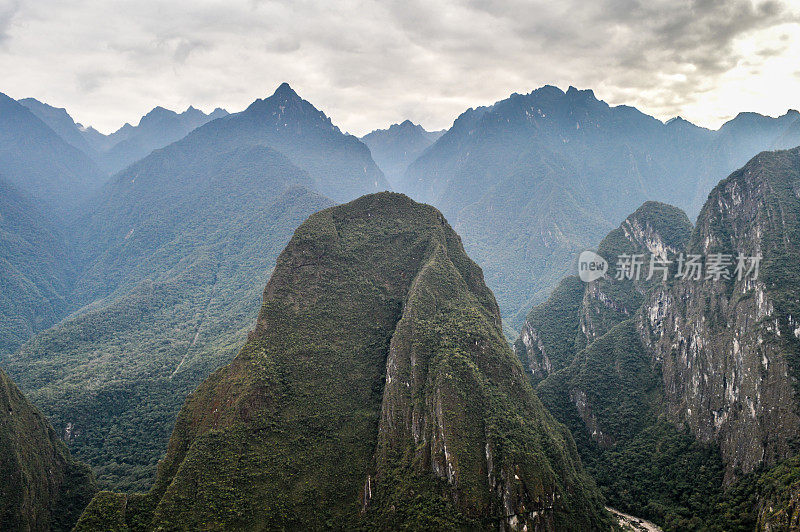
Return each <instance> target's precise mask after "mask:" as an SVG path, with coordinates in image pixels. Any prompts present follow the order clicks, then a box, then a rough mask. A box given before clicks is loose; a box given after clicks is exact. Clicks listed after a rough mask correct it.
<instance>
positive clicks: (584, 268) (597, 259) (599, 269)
mask: <svg viewBox="0 0 800 532" xmlns="http://www.w3.org/2000/svg"><path fill="white" fill-rule="evenodd" d="M606 271H608V261H606V259H604V258H603V257H601V256H600V255H598V254H597V253H595V252H594V251H584V252H583V253H581V254H580V256H579V257H578V276H579V277H580V278H581V281H583V282H584V283H591V282H592V281H596V280H597V279H600V278H602V277H605V275H606Z"/></svg>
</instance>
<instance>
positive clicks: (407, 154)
mask: <svg viewBox="0 0 800 532" xmlns="http://www.w3.org/2000/svg"><path fill="white" fill-rule="evenodd" d="M443 134H444V131H426V130H425V129H424V128H423V127H422V126H420V125H417V124H414V123H413V122H411V121H410V120H406V121H404V122H403V123H402V124H392V125H391V126H389V129H376V130H375V131H373V132H371V133H369V134H367V135H364V136H363V137H361V142H363V143H364V144H366V145H367V147H368V148H369V151H370V153H372V158H373V159H374V160H375V163H376V164H377V165H378V167H379V168H380V169H381V170H382V171H383V173H384V175H386V179H388V180H389V183H391V185H392V187H394V188H395V189H398V187H399V186H400V184H401V182H402V177H403V174H404V173H405V171H406V169H407V168H408V166H409V165H410V164H411V163H413V162H414V161H415V160H416V159H417V158H418V157H419V156H420V155H421V154H422V152H423V151H425V149H426V148H428V147H429V146H431V145H432V144H433V143H434V142H436V140H437V139H438V138H439V137H441V136H442V135H443ZM401 192H402V191H401Z"/></svg>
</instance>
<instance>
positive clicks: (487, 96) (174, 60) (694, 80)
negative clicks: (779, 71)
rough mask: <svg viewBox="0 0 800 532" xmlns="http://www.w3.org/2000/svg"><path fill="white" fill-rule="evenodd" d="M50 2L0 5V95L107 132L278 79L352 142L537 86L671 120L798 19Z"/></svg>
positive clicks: (715, 7)
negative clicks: (593, 96) (588, 91)
mask: <svg viewBox="0 0 800 532" xmlns="http://www.w3.org/2000/svg"><path fill="white" fill-rule="evenodd" d="M12 4H13V5H14V6H16V7H15V8H14V10H13V12H12V11H10V10H4V6H6V5H12ZM63 4H64V3H63V2H58V1H57V0H36V1H35V2H34V1H33V0H29V1H27V2H25V3H23V4H22V5H17V2H11V3H9V2H8V0H0V38H2V35H3V31H4V28H7V27H8V24H9V22H8V21H9V20H10V17H11V16H13V15H14V13H16V18H15V20H24V21H25V25H24V27H25V28H26V31H25V32H21V33H20V32H15V33H14V37H13V38H8V39H6V43H5V45H4V47H3V48H2V49H0V68H2V69H3V71H4V72H10V73H11V74H10V75H6V76H4V81H3V83H4V86H3V87H0V91H8V92H11V93H13V95H16V96H17V97H23V96H35V97H38V98H40V99H43V100H47V101H50V102H51V103H53V104H58V105H59V106H64V107H67V108H68V109H70V111H72V112H73V113H74V114H76V115H77V117H78V118H79V119H80V120H81V121H83V122H84V123H92V124H96V125H99V126H101V128H103V129H106V130H111V129H115V128H116V127H118V126H119V125H120V124H121V123H123V122H125V121H129V122H130V121H136V120H137V119H138V116H139V115H140V114H141V113H142V112H145V111H147V110H148V109H150V108H152V107H153V106H155V105H164V106H167V107H170V106H171V107H173V108H185V107H186V106H187V105H188V104H190V103H191V104H194V105H197V106H201V107H205V108H207V109H211V108H213V107H216V106H224V107H226V108H229V109H231V110H236V109H241V108H243V107H244V106H246V105H247V104H248V103H249V102H250V101H252V100H253V99H255V98H257V97H263V96H264V95H266V94H268V93H269V92H271V91H272V90H273V89H274V87H275V86H277V85H278V84H279V83H280V82H282V81H289V82H290V83H291V84H292V85H293V86H294V87H295V88H296V89H297V90H298V91H299V92H300V94H301V95H302V96H304V97H306V98H308V99H309V100H311V101H312V102H313V103H314V104H315V105H317V106H318V107H320V108H321V109H323V110H324V111H325V112H326V113H328V114H329V115H331V117H332V118H333V120H334V121H335V122H337V123H338V124H339V125H340V126H341V127H342V128H343V129H346V130H350V131H353V132H355V133H363V132H366V131H367V130H369V129H372V128H374V127H378V126H385V125H386V124H387V123H389V122H394V121H399V120H401V119H404V118H410V119H412V120H415V121H423V122H424V123H425V124H426V125H427V126H428V127H435V128H440V127H445V126H447V125H449V123H451V122H452V120H453V118H454V117H455V116H456V115H457V114H458V113H459V112H461V111H463V110H464V109H466V108H467V107H470V106H477V105H482V104H486V103H491V102H492V101H495V100H497V99H499V98H503V97H505V96H507V95H508V94H509V93H511V92H514V91H516V92H528V91H530V90H532V89H534V88H536V87H538V86H540V85H542V84H544V83H553V84H557V85H560V86H562V87H564V86H566V85H569V84H571V85H576V86H580V87H591V88H595V89H597V90H596V92H597V94H598V96H600V97H607V98H608V99H610V100H614V101H615V102H616V103H628V104H631V105H636V106H638V107H640V108H641V109H642V110H644V111H645V112H651V113H656V114H683V113H681V110H682V109H683V108H684V107H685V106H687V105H691V104H693V103H695V102H697V101H700V100H701V99H703V98H708V97H709V94H711V93H713V91H714V90H715V89H716V88H718V87H719V83H720V80H721V79H722V77H723V76H724V75H725V74H726V73H728V72H730V71H731V70H732V69H734V68H736V67H737V65H740V64H741V63H742V59H743V58H742V57H740V53H739V52H737V49H736V46H735V44H736V42H737V40H738V39H741V38H742V37H746V36H748V35H751V34H753V33H754V32H759V31H763V30H766V29H769V28H777V27H778V26H779V25H782V24H786V23H787V22H792V21H798V17H797V13H796V12H793V11H791V10H790V7H789V6H788V5H787V4H786V3H780V2H775V1H768V2H762V3H760V4H753V3H751V2H750V0H729V1H724V2H721V1H717V0H678V1H673V0H651V1H645V0H641V1H640V0H596V1H585V0H564V1H562V2H558V3H556V2H549V1H544V0H539V1H536V2H530V1H527V0H451V1H448V2H446V3H445V2H431V1H424V0H402V1H401V0H388V1H385V2H374V1H366V0H345V1H342V2H324V1H322V0H299V1H288V0H287V1H276V0H229V1H225V2H223V1H221V0H220V1H214V0H205V1H203V2H196V3H194V4H192V7H188V8H187V7H186V5H185V4H182V3H176V2H167V1H165V0H139V1H134V0H122V1H120V2H115V3H114V4H113V6H111V7H109V5H107V4H110V3H100V4H98V3H96V2H93V1H91V0H74V1H73V2H71V3H70V4H71V5H69V6H64V5H63ZM6 12H9V13H11V15H8V16H6V15H4V13H6ZM64 19H67V21H68V22H69V23H68V24H67V23H63V22H62V21H63V20H64ZM775 31H782V32H783V33H782V34H776V38H775V39H774V41H775V42H771V43H769V44H768V45H764V46H761V47H759V48H758V53H756V54H753V57H750V58H748V59H749V60H750V61H754V62H755V63H756V64H755V65H753V68H758V65H759V61H760V59H759V58H761V59H766V58H769V57H776V56H780V55H781V54H784V53H789V52H787V50H788V49H789V47H790V46H791V45H792V44H793V42H792V39H791V37H790V35H789V33H788V32H787V31H786V30H785V27H784V29H781V30H777V29H776V30H775ZM18 33H20V34H19V35H18ZM782 36H785V37H786V38H785V42H784V44H785V47H782V46H781V45H779V44H777V41H780V39H781V37H782ZM31 70H34V71H35V72H37V75H36V77H35V78H34V77H31V76H30V75H25V72H30V71H31ZM786 75H787V77H788V78H793V77H794V76H793V74H792V73H790V72H787V73H786ZM738 111H739V109H730V111H729V112H730V114H731V115H733V114H736V112H738Z"/></svg>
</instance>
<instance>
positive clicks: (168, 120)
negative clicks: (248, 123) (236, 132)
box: [100, 107, 228, 173]
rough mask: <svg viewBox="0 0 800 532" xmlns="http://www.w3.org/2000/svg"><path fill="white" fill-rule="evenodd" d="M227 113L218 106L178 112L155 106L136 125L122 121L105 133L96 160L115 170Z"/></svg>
mask: <svg viewBox="0 0 800 532" xmlns="http://www.w3.org/2000/svg"><path fill="white" fill-rule="evenodd" d="M227 115H228V112H227V111H225V110H224V109H219V108H217V109H215V110H214V111H213V112H212V113H210V114H205V113H204V112H203V111H200V110H199V109H195V108H194V107H189V108H188V109H187V110H186V111H184V112H182V113H180V114H179V113H176V112H175V111H170V110H169V109H164V108H163V107H156V108H155V109H153V110H152V111H150V112H149V113H147V114H146V115H144V116H143V117H142V119H141V120H140V121H139V124H138V125H136V126H132V125H130V124H125V125H124V126H122V128H120V129H119V130H118V131H115V132H114V133H112V134H111V135H109V136H108V139H107V141H106V144H107V148H106V149H105V150H103V153H102V155H101V159H100V164H101V165H102V167H103V168H104V169H105V170H106V171H108V172H109V173H115V172H118V171H119V170H122V169H123V168H125V167H127V166H128V165H130V164H132V163H134V162H136V161H138V160H139V159H142V158H143V157H145V156H147V155H148V154H149V153H150V152H152V151H153V150H157V149H159V148H163V147H164V146H168V145H169V144H172V143H173V142H175V141H178V140H180V139H182V138H183V137H185V136H186V135H188V134H189V133H190V132H191V131H193V130H195V129H197V128H198V127H200V126H202V125H203V124H207V123H208V122H211V121H212V120H216V119H217V118H221V117H223V116H227Z"/></svg>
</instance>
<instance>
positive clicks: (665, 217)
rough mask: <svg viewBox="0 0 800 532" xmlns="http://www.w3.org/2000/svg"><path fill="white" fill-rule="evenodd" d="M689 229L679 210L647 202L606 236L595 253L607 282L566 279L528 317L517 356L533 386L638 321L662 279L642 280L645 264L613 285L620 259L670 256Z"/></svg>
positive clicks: (680, 247)
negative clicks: (595, 343)
mask: <svg viewBox="0 0 800 532" xmlns="http://www.w3.org/2000/svg"><path fill="white" fill-rule="evenodd" d="M691 227H692V226H691V223H690V222H689V219H688V218H687V217H686V214H684V212H683V211H681V210H680V209H678V208H676V207H673V206H671V205H666V204H664V203H658V202H647V203H645V204H644V205H642V206H641V207H640V208H639V209H637V210H636V211H635V212H634V213H633V214H631V215H630V216H628V217H627V218H626V219H625V220H624V221H623V222H622V224H621V225H620V226H619V227H618V228H617V229H615V230H614V231H612V232H611V233H609V234H608V236H606V237H605V238H604V239H603V241H602V242H601V243H600V245H599V246H598V249H597V253H598V254H599V255H600V256H602V257H603V258H604V259H605V260H606V262H608V265H609V271H608V273H607V274H606V276H605V277H603V278H600V279H597V280H595V281H592V282H590V283H583V282H581V281H580V280H579V279H578V278H577V277H568V278H566V279H564V280H563V281H562V282H561V283H560V284H559V286H558V287H557V288H556V290H555V291H554V292H553V294H552V295H551V297H550V298H549V299H548V301H547V302H546V303H544V304H543V305H541V306H539V307H536V308H534V309H533V310H532V311H531V312H530V314H529V315H528V317H527V319H526V321H525V324H524V326H523V328H522V332H521V334H520V338H519V340H518V341H517V342H516V343H515V350H516V352H517V355H518V356H520V357H521V358H522V359H523V362H527V368H526V369H527V370H528V371H529V372H530V373H531V374H532V376H533V377H534V380H535V381H536V382H538V381H539V380H541V379H543V378H544V377H546V376H547V375H549V374H551V373H553V372H554V371H558V370H560V369H562V368H564V367H566V366H568V365H569V364H570V362H571V361H572V359H573V357H574V356H575V354H576V353H577V352H578V351H580V350H581V349H583V348H584V347H586V346H587V345H588V344H590V343H591V342H593V341H595V340H597V339H598V338H600V337H601V336H603V335H604V334H606V333H607V332H608V331H609V330H611V328H613V327H614V326H615V325H617V324H619V323H621V322H622V321H625V320H626V319H629V318H631V317H632V316H634V315H636V313H637V311H638V309H639V307H640V306H641V305H642V302H643V300H644V298H645V296H646V295H647V294H648V293H649V291H650V290H651V289H652V287H653V286H655V285H656V284H658V282H659V281H660V280H661V279H662V276H661V275H660V274H659V275H654V276H653V278H652V279H650V280H648V279H646V277H647V272H648V268H649V263H645V264H643V266H642V270H641V272H642V276H641V278H640V279H636V280H628V279H616V271H615V269H616V263H617V259H618V257H619V256H620V255H625V254H627V255H633V254H641V255H643V256H644V257H645V258H647V260H649V256H651V255H656V256H666V255H670V256H671V255H673V254H675V253H677V252H678V251H679V250H683V249H684V247H685V246H686V245H687V243H688V241H689V237H690V234H691Z"/></svg>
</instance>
